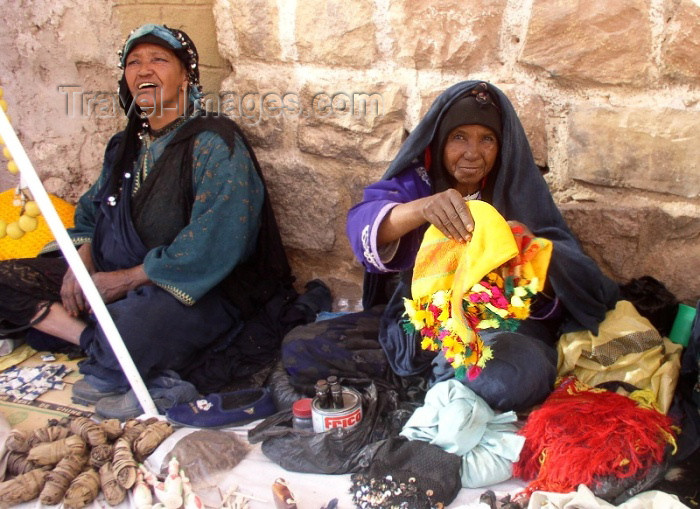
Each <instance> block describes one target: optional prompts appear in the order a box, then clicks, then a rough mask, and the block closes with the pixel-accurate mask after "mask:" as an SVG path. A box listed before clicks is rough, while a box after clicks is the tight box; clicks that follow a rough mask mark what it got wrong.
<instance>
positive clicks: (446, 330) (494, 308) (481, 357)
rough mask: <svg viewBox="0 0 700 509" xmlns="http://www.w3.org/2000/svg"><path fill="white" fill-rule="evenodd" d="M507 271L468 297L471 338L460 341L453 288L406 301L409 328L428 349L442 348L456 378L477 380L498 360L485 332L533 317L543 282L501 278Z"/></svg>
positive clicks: (464, 301) (465, 306) (466, 309)
mask: <svg viewBox="0 0 700 509" xmlns="http://www.w3.org/2000/svg"><path fill="white" fill-rule="evenodd" d="M507 272H508V268H507V267H506V266H502V267H501V268H499V269H497V270H496V271H493V272H490V273H489V274H487V275H486V277H484V278H483V279H482V280H481V281H480V282H478V283H477V284H475V285H474V286H472V288H471V290H470V291H469V292H468V293H467V294H465V295H464V297H463V299H462V309H461V312H462V313H464V316H465V318H466V321H467V323H468V324H469V326H470V328H471V330H470V331H469V332H470V334H469V337H460V336H459V335H458V334H457V333H456V331H455V327H454V318H453V310H452V306H451V300H452V295H451V292H452V290H440V291H437V292H435V293H434V294H432V295H431V296H429V297H423V298H420V299H415V300H410V299H404V305H405V307H406V316H407V317H408V320H406V321H405V322H404V329H405V330H406V331H407V332H409V333H412V332H414V331H418V332H419V333H420V335H421V336H422V338H423V339H422V341H421V348H422V349H423V350H429V351H432V352H437V351H439V350H442V351H443V352H444V354H445V358H446V359H447V361H448V362H449V363H450V364H451V365H452V367H453V368H454V370H455V377H456V378H457V379H460V380H463V379H464V377H465V376H466V377H467V378H468V379H469V380H473V379H474V378H476V377H477V376H479V374H480V373H481V370H482V369H483V368H484V366H485V364H486V362H487V361H488V360H489V359H491V358H492V357H493V353H492V351H491V347H489V346H485V345H484V343H483V341H482V340H481V337H480V336H479V332H480V331H482V330H484V329H500V330H510V331H514V330H516V329H517V328H518V326H519V325H520V321H521V320H524V319H526V318H527V317H528V316H530V302H531V300H532V297H534V295H535V294H536V293H537V288H538V284H539V282H538V280H537V278H533V279H525V278H519V277H517V276H514V275H505V277H504V276H502V275H501V274H504V273H507Z"/></svg>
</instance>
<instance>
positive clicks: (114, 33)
mask: <svg viewBox="0 0 700 509" xmlns="http://www.w3.org/2000/svg"><path fill="white" fill-rule="evenodd" d="M110 16H111V3H109V5H105V4H100V5H97V4H95V3H94V2H90V1H88V0H76V1H74V2H71V4H70V6H68V5H67V3H65V2H63V3H61V2H49V1H41V0H39V1H35V2H32V3H31V4H27V5H26V6H24V7H23V8H22V9H10V8H8V9H5V11H4V19H3V30H0V46H2V47H3V48H6V50H7V51H5V52H4V53H3V58H2V59H0V76H2V87H3V89H4V99H5V100H6V101H7V103H8V106H9V113H10V116H11V119H12V120H11V123H12V125H13V127H14V128H15V131H16V132H17V133H18V136H19V138H20V141H21V142H22V144H23V146H24V148H25V150H26V151H27V154H28V155H29V158H30V160H31V161H32V163H33V166H34V168H35V169H36V171H37V173H38V174H39V176H40V177H41V178H42V180H44V181H45V182H47V190H49V192H55V191H59V193H57V194H60V195H61V196H62V197H64V196H67V195H68V196H69V197H70V196H77V195H79V194H81V193H82V192H84V191H85V190H86V189H87V183H86V182H84V177H83V172H85V171H87V169H88V168H89V169H91V170H92V169H94V168H98V169H99V168H100V167H101V159H102V154H103V153H104V145H102V146H101V147H99V148H98V149H95V151H94V152H93V153H90V154H88V153H87V152H85V153H84V154H81V153H80V149H81V146H82V144H83V142H84V139H85V137H84V133H85V132H90V133H101V132H103V131H104V132H105V133H107V132H109V133H110V134H113V133H115V132H116V131H117V130H118V128H119V126H120V125H121V118H122V117H121V116H119V117H117V116H115V115H114V114H112V115H111V116H109V117H108V118H104V119H100V120H96V119H95V115H94V114H92V115H91V114H88V113H86V112H85V111H84V110H82V108H81V106H82V105H83V103H84V102H87V100H88V99H89V98H90V97H92V96H91V95H90V94H92V93H94V92H95V91H103V92H104V91H109V92H110V93H113V92H114V91H115V89H116V77H117V68H116V63H117V59H116V55H115V52H116V50H117V48H118V47H119V45H120V44H121V37H120V35H119V30H118V27H117V26H115V21H114V20H112V19H111V17H110ZM85 20H90V22H89V23H86V22H85ZM112 65H114V67H112ZM88 69H89V70H90V72H87V71H88ZM64 86H71V93H70V96H71V101H70V106H71V107H72V106H76V108H75V109H74V110H72V111H69V110H68V109H67V108H68V106H69V105H68V104H67V98H68V95H69V94H68V93H64V92H61V87H64ZM64 90H65V89H64ZM73 99H75V103H74V101H73ZM93 158H94V159H93ZM2 165H3V166H4V165H5V164H4V159H3V161H2ZM3 171H4V169H3ZM9 180H10V181H11V182H12V183H13V184H12V185H17V182H18V180H19V177H16V176H14V177H11V178H10V179H9ZM53 183H55V184H56V185H53ZM67 191H68V192H67Z"/></svg>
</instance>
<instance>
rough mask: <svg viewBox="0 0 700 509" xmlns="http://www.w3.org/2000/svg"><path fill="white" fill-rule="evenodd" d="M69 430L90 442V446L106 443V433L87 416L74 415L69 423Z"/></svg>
mask: <svg viewBox="0 0 700 509" xmlns="http://www.w3.org/2000/svg"><path fill="white" fill-rule="evenodd" d="M70 430H71V432H73V433H74V434H75V435H78V436H79V437H80V438H82V439H83V440H85V441H86V442H87V443H88V444H90V446H91V447H95V446H96V445H102V444H106V443H107V435H106V434H105V431H104V429H103V428H102V426H100V425H99V424H98V423H96V422H95V421H93V420H91V419H88V418H87V417H76V418H75V419H73V420H72V421H71V423H70Z"/></svg>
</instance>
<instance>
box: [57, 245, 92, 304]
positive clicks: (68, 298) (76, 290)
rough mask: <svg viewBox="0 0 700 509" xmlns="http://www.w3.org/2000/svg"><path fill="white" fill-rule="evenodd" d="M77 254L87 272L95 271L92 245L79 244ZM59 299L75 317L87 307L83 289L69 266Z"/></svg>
mask: <svg viewBox="0 0 700 509" xmlns="http://www.w3.org/2000/svg"><path fill="white" fill-rule="evenodd" d="M78 255H79V256H80V259H81V260H82V261H83V264H84V265H85V268H86V269H87V271H88V274H93V273H94V272H95V263H94V262H93V260H92V245H91V244H89V243H88V244H83V245H82V246H80V247H79V248H78ZM61 301H62V302H63V307H64V308H65V310H66V311H67V312H68V314H69V315H70V316H72V317H77V316H78V315H79V314H80V313H82V312H83V311H85V310H86V309H87V300H86V299H85V296H84V294H83V290H82V288H80V284H79V283H78V279H77V278H76V277H75V274H74V273H73V270H72V269H71V268H70V267H68V271H66V274H65V276H63V283H62V284H61Z"/></svg>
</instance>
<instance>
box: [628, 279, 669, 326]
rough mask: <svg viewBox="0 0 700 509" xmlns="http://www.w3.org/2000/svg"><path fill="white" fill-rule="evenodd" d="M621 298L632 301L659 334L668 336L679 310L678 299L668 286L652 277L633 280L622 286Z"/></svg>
mask: <svg viewBox="0 0 700 509" xmlns="http://www.w3.org/2000/svg"><path fill="white" fill-rule="evenodd" d="M620 298H621V299H624V300H628V301H630V302H631V303H632V304H634V307H635V308H636V309H637V311H639V314H640V315H642V316H643V317H645V318H647V319H648V320H649V321H650V322H651V324H652V325H653V326H654V327H656V330H658V331H659V334H661V335H662V336H668V333H669V332H671V327H672V326H673V320H674V318H675V317H676V312H677V310H678V299H677V298H676V296H675V295H673V294H672V293H671V292H670V291H669V289H668V288H666V286H665V285H664V284H663V283H662V282H661V281H659V280H658V279H656V278H654V277H652V276H642V277H639V278H635V279H631V280H630V281H628V282H627V283H625V284H622V285H620Z"/></svg>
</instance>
